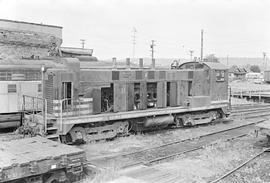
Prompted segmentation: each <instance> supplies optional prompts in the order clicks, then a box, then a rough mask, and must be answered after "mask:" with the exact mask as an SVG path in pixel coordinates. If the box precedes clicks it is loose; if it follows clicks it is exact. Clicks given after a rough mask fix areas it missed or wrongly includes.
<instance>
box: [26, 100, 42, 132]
mask: <svg viewBox="0 0 270 183" xmlns="http://www.w3.org/2000/svg"><path fill="white" fill-rule="evenodd" d="M22 97H23V103H22V105H23V106H22V110H23V111H24V112H26V111H29V110H30V111H32V121H33V122H34V114H35V113H37V112H38V111H41V112H42V117H43V125H44V132H46V131H47V100H46V99H45V98H41V97H34V96H30V95H22ZM26 98H30V99H31V100H32V109H31V108H30V109H29V108H28V109H26V101H25V99H26ZM35 99H36V108H35ZM37 100H40V101H42V105H41V109H39V105H38V104H39V102H38V101H37Z"/></svg>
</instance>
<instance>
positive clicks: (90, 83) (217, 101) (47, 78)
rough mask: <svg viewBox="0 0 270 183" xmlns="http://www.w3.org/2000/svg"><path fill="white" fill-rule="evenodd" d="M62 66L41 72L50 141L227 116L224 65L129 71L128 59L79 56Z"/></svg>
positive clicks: (98, 136)
mask: <svg viewBox="0 0 270 183" xmlns="http://www.w3.org/2000/svg"><path fill="white" fill-rule="evenodd" d="M142 62H143V61H142V60H140V63H142ZM58 63H59V61H58ZM60 63H62V67H50V68H46V69H45V72H44V73H42V74H43V81H42V86H43V99H44V101H43V102H44V103H45V101H46V105H43V106H44V107H45V108H46V109H45V108H44V109H42V111H46V113H45V112H44V113H42V114H40V113H39V114H36V116H37V117H36V118H35V119H36V120H37V121H38V123H39V124H41V128H42V129H44V131H45V133H46V134H47V138H50V139H54V140H61V142H63V143H75V142H84V141H95V140H102V139H112V138H115V137H117V136H119V135H126V134H128V133H129V132H130V131H134V132H136V133H137V132H141V131H146V130H153V129H156V128H164V127H168V126H176V127H181V126H192V125H198V124H203V123H211V122H213V121H215V120H216V119H222V118H226V116H227V115H228V109H227V108H228V91H227V87H228V76H227V75H228V70H227V68H226V67H225V66H223V65H222V64H220V63H205V62H203V63H199V62H187V63H183V64H181V65H179V66H178V67H174V68H171V69H170V68H169V69H168V68H154V67H151V68H149V67H144V66H142V64H140V67H131V66H130V60H129V59H127V65H126V66H122V67H112V66H110V65H109V66H108V63H105V64H104V63H103V62H102V61H95V62H93V61H92V62H81V61H79V60H78V59H77V58H62V59H61V61H60ZM45 115H46V116H45ZM44 118H46V119H44ZM42 125H43V126H44V127H42Z"/></svg>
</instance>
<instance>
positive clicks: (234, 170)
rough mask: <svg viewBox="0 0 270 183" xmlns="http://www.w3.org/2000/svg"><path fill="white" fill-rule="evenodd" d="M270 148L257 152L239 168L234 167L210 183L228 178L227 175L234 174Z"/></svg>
mask: <svg viewBox="0 0 270 183" xmlns="http://www.w3.org/2000/svg"><path fill="white" fill-rule="evenodd" d="M269 151H270V148H266V149H264V150H262V151H261V152H259V153H258V154H256V155H255V156H253V157H251V158H250V159H248V160H246V161H245V162H243V163H242V164H240V165H239V166H237V167H235V168H234V169H232V170H230V171H229V172H227V173H225V174H224V175H222V176H221V177H219V178H217V179H215V180H213V181H211V182H210V183H217V182H219V181H221V180H222V179H224V178H226V177H228V176H229V175H231V174H232V173H234V172H236V171H237V170H239V169H240V168H242V167H244V166H245V165H246V164H248V163H249V162H251V161H253V160H254V159H256V158H258V157H259V156H261V155H262V154H264V153H265V152H269Z"/></svg>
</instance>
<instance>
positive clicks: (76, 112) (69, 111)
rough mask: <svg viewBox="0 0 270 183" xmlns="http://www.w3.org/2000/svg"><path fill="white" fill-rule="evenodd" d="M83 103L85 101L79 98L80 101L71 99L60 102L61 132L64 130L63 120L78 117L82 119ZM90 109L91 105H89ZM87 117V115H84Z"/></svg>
mask: <svg viewBox="0 0 270 183" xmlns="http://www.w3.org/2000/svg"><path fill="white" fill-rule="evenodd" d="M82 102H83V100H82V99H80V98H78V99H71V98H64V99H61V100H60V112H59V113H60V114H59V118H60V131H62V130H63V118H64V117H66V116H69V117H70V116H73V117H74V116H76V117H80V116H81V115H83V114H82V112H83V111H82V109H81V106H82ZM89 107H90V103H89ZM89 114H90V111H89ZM84 115H85V114H84Z"/></svg>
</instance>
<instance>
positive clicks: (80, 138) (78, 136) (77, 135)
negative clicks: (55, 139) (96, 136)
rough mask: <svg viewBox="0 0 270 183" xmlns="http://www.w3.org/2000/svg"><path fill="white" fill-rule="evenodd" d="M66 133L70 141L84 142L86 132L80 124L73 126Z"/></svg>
mask: <svg viewBox="0 0 270 183" xmlns="http://www.w3.org/2000/svg"><path fill="white" fill-rule="evenodd" d="M68 135H70V137H71V141H72V143H76V144H82V143H85V139H86V132H85V129H84V128H83V127H81V126H76V127H73V128H72V129H71V130H70V131H69V133H68Z"/></svg>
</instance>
